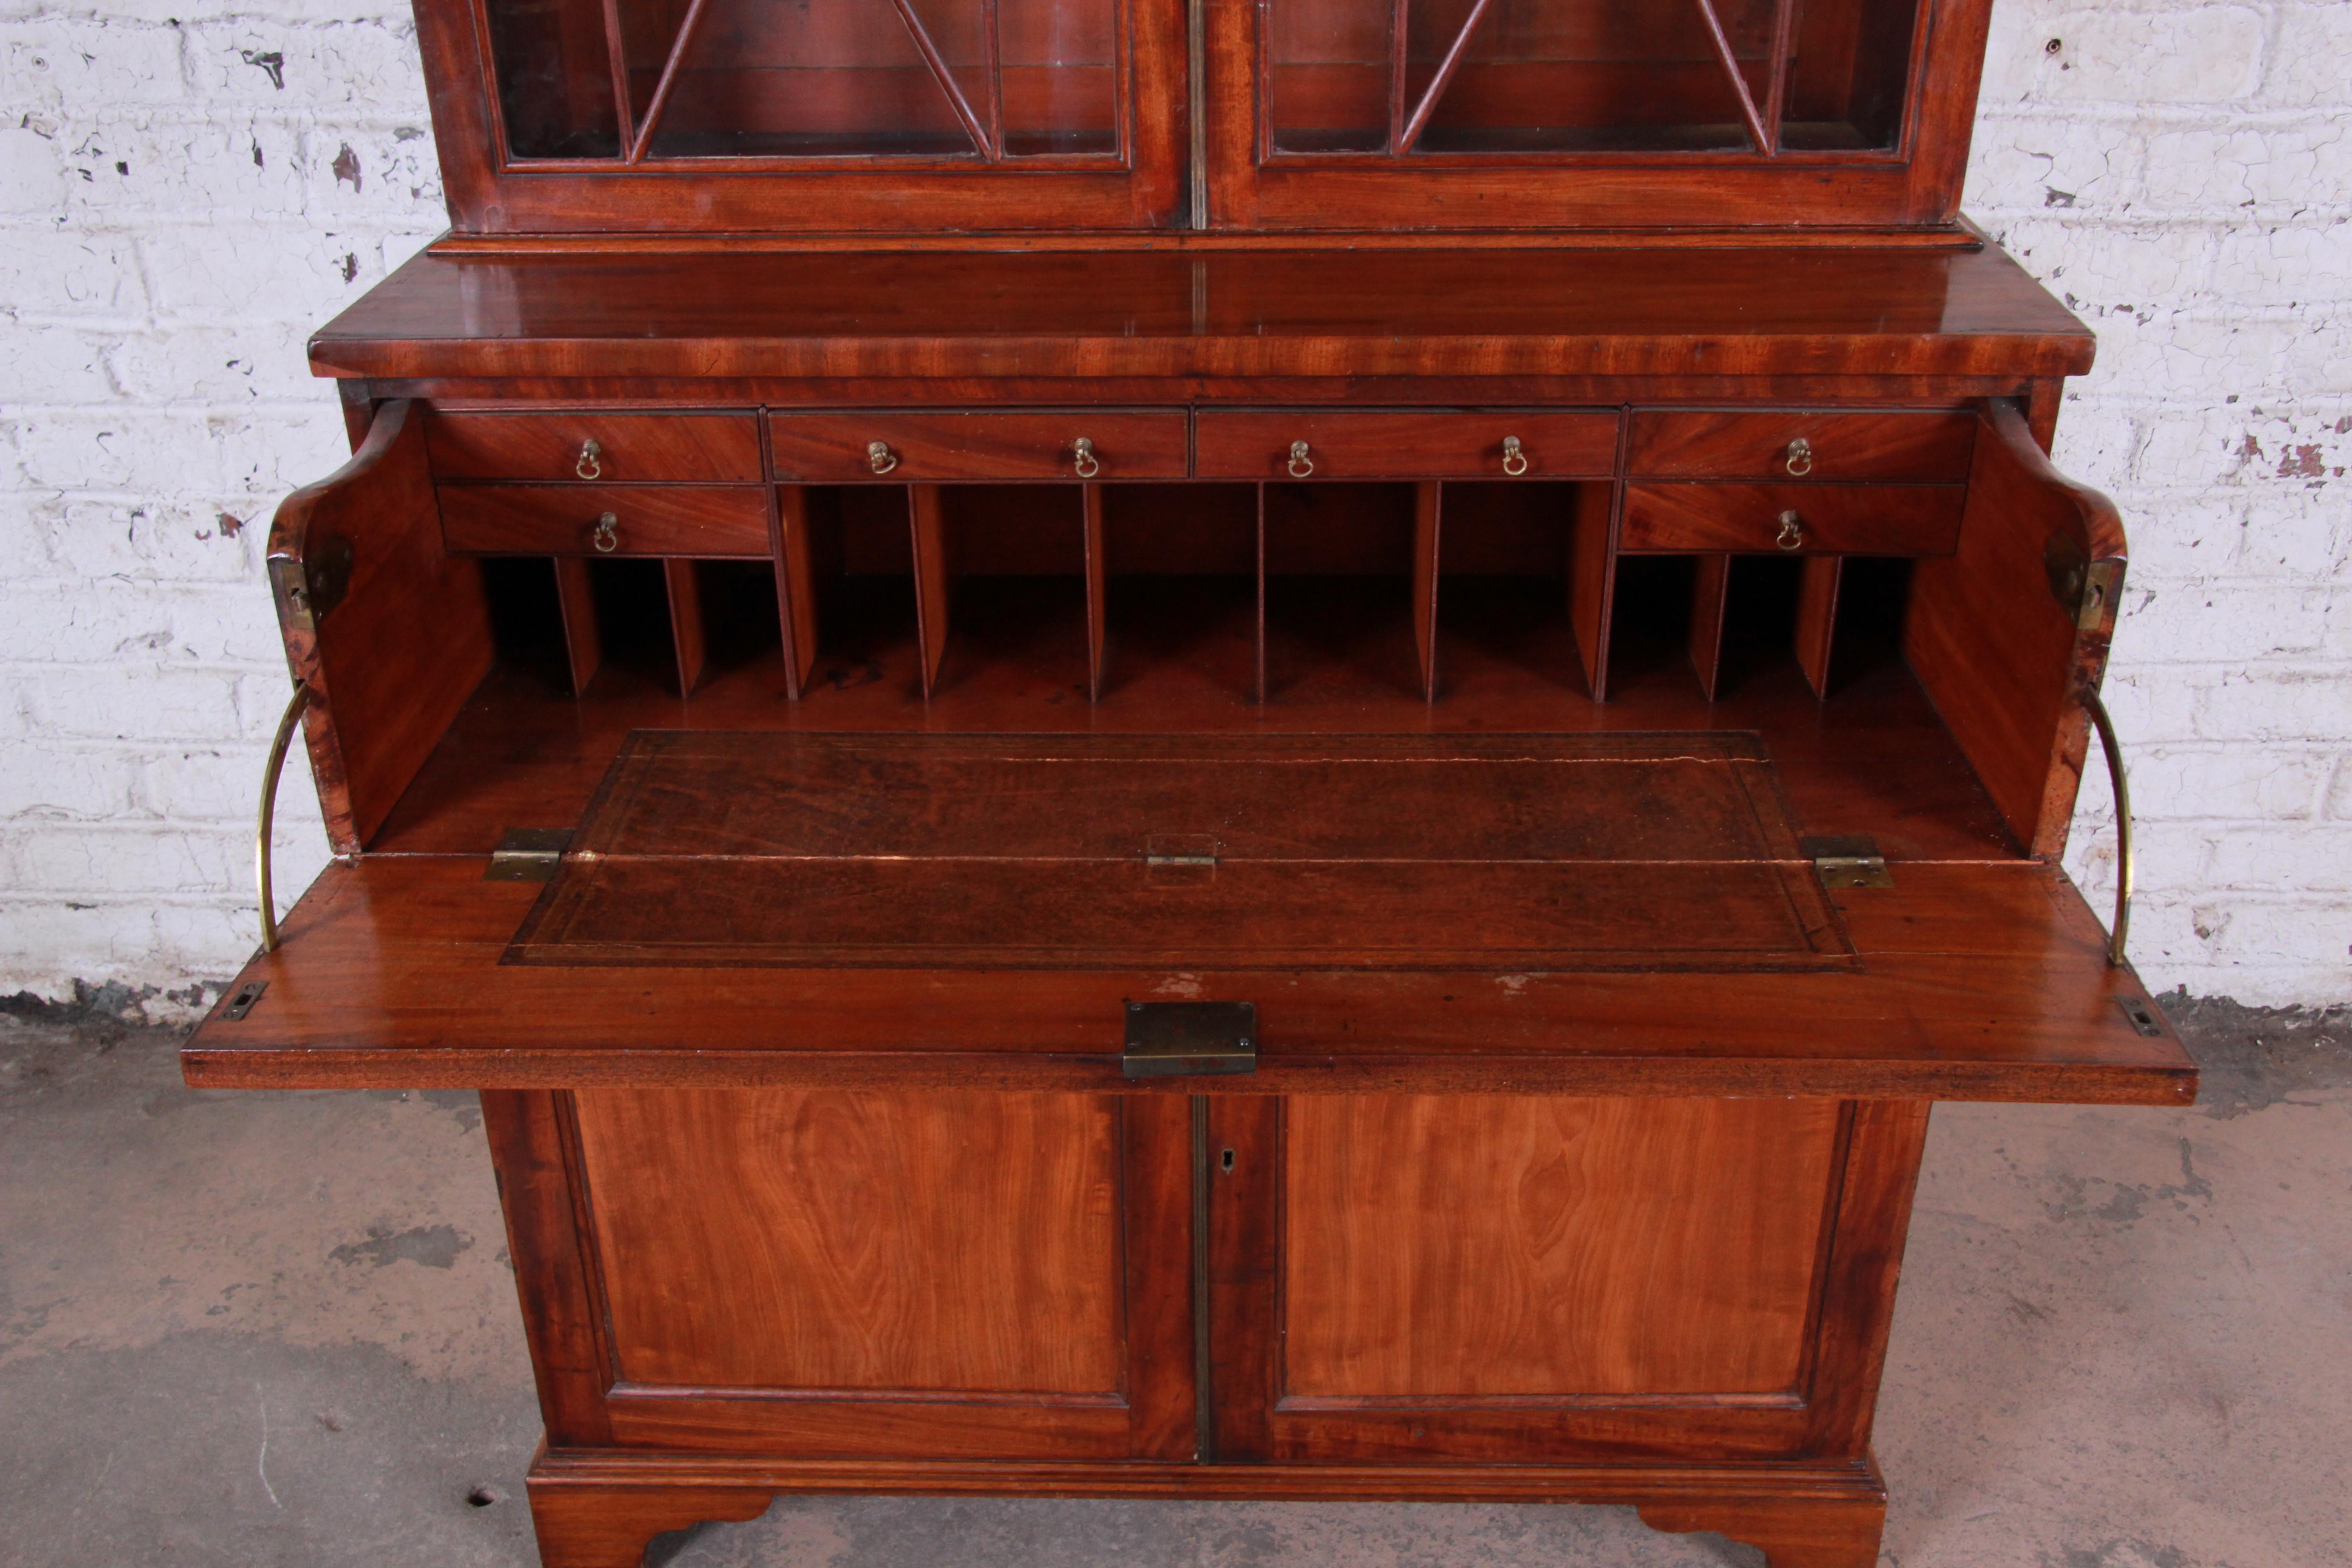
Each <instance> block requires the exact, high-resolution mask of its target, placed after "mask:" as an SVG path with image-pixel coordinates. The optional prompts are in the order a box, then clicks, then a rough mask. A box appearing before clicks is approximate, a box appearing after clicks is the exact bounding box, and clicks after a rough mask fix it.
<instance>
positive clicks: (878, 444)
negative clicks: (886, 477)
mask: <svg viewBox="0 0 2352 1568" xmlns="http://www.w3.org/2000/svg"><path fill="white" fill-rule="evenodd" d="M866 464H867V466H868V467H870V468H873V470H874V471H875V472H876V473H877V474H887V473H888V472H889V471H890V470H891V469H893V468H897V467H898V453H896V452H894V451H892V450H890V443H889V442H887V441H868V442H866Z"/></svg>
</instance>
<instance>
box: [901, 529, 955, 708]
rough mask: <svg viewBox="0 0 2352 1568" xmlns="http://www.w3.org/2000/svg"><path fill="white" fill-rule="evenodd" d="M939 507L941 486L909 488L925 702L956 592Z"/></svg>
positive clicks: (942, 650)
mask: <svg viewBox="0 0 2352 1568" xmlns="http://www.w3.org/2000/svg"><path fill="white" fill-rule="evenodd" d="M907 510H908V518H909V520H910V521H911V523H912V525H913V529H914V540H915V644H916V647H917V649H918V650H919V654H920V658H921V663H922V667H923V695H924V697H925V698H929V696H930V695H931V691H932V689H933V688H934V687H935V686H937V685H938V683H939V678H940V656H941V655H942V654H944V653H945V652H946V651H947V644H948V600H949V596H950V595H951V594H952V593H953V592H954V573H953V571H952V569H951V568H950V566H949V564H948V540H947V522H946V519H945V518H944V517H943V516H942V515H941V510H940V487H939V486H937V485H908V487H907Z"/></svg>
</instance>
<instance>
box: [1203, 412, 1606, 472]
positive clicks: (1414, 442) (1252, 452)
mask: <svg viewBox="0 0 2352 1568" xmlns="http://www.w3.org/2000/svg"><path fill="white" fill-rule="evenodd" d="M1506 436H1517V437H1519V440H1520V442H1521V451H1522V453H1523V454H1524V456H1525V457H1526V458H1527V464H1528V467H1527V476H1526V477H1528V478H1529V479H1588V478H1592V477H1595V476H1602V477H1605V476H1606V475H1608V474H1609V473H1611V472H1612V468H1613V467H1614V459H1615V457H1616V447H1617V416H1615V415H1614V414H1606V413H1598V412H1596V413H1569V412H1555V411H1551V410H1537V411H1531V410H1528V409H1498V410H1496V411H1494V412H1492V413H1481V414H1453V413H1444V412H1439V411H1429V412H1422V411H1413V412H1409V413H1332V412H1326V411H1322V410H1318V409H1298V410H1288V411H1284V412H1280V413H1261V412H1249V413H1229V412H1225V411H1222V410H1204V411H1203V412H1202V413H1201V414H1200V415H1199V416H1197V417H1196V419H1195V421H1194V437H1193V441H1194V449H1193V471H1194V472H1195V473H1196V474H1197V475H1199V477H1201V478H1202V479H1297V478H1298V477H1299V476H1298V475H1297V474H1295V473H1293V472H1292V471H1291V468H1290V448H1291V443H1293V442H1294V441H1305V442H1306V443H1307V452H1308V460H1310V461H1311V462H1312V463H1313V464H1314V466H1315V472H1314V477H1315V478H1317V479H1501V478H1504V477H1505V476H1504V473H1503V438H1504V437H1506Z"/></svg>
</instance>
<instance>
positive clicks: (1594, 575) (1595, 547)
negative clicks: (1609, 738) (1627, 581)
mask: <svg viewBox="0 0 2352 1568" xmlns="http://www.w3.org/2000/svg"><path fill="white" fill-rule="evenodd" d="M1624 489H1625V487H1624V486H1623V485H1622V484H1618V485H1612V486H1611V487H1609V489H1606V490H1601V489H1592V488H1586V489H1580V490H1578V491H1577V495H1576V504H1575V512H1574V515H1573V517H1572V518H1571V520H1570V524H1569V537H1568V612H1569V618H1570V624H1571V625H1572V626H1574V628H1575V632H1576V656H1577V659H1578V661H1579V662H1580V664H1581V665H1582V666H1583V668H1584V689H1585V690H1586V691H1588V692H1590V693H1591V697H1592V700H1593V701H1595V702H1600V701H1603V700H1606V699H1607V698H1608V696H1609V633H1610V616H1611V612H1612V609H1613V608H1614V607H1615V605H1616V599H1617V552H1618V535H1619V528H1620V524H1621V522H1622V517H1621V515H1620V512H1621V509H1622V505H1623V501H1622V497H1623V494H1624Z"/></svg>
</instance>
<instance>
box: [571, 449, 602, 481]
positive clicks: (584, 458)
mask: <svg viewBox="0 0 2352 1568" xmlns="http://www.w3.org/2000/svg"><path fill="white" fill-rule="evenodd" d="M572 472H573V473H575V474H578V475H579V476H580V477H581V478H582V479H603V478H604V447H600V446H598V445H597V444H596V443H595V442H594V441H593V440H589V441H583V442H581V443H580V460H579V461H578V462H576V463H574V464H572Z"/></svg>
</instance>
